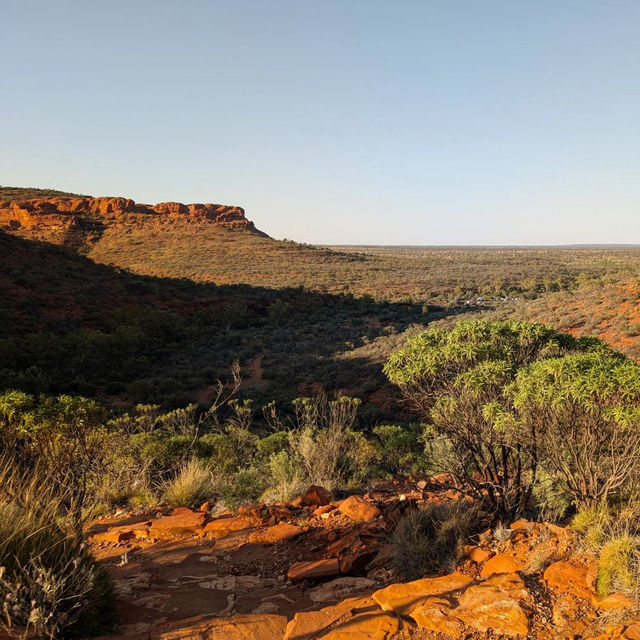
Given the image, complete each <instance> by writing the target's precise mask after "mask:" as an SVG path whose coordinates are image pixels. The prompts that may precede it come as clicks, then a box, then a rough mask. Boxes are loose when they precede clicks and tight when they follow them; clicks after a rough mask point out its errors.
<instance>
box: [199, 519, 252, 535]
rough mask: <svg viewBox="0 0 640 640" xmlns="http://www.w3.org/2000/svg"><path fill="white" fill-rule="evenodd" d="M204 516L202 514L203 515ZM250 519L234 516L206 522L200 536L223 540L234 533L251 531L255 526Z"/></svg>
mask: <svg viewBox="0 0 640 640" xmlns="http://www.w3.org/2000/svg"><path fill="white" fill-rule="evenodd" d="M203 515H204V514H203ZM255 524H256V523H254V521H253V519H252V518H249V517H246V516H234V517H232V518H217V519H216V520H212V521H211V522H207V524H206V525H205V526H204V529H203V530H202V534H203V535H205V536H209V537H211V538H224V537H225V536H228V535H229V534H230V533H233V532H234V531H242V530H244V529H251V528H252V527H254V526H255Z"/></svg>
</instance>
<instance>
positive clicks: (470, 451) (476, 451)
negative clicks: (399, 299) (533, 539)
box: [384, 321, 597, 520]
mask: <svg viewBox="0 0 640 640" xmlns="http://www.w3.org/2000/svg"><path fill="white" fill-rule="evenodd" d="M596 342H597V341H596ZM592 347H593V342H584V343H583V342H581V341H578V340H576V339H575V338H573V337H572V336H569V335H565V334H561V333H558V332H557V331H555V330H553V329H550V328H548V327H545V326H544V325H541V324H534V323H527V322H481V321H476V322H461V323H459V324H458V325H457V326H456V327H455V328H454V329H452V330H451V331H446V330H444V329H432V330H429V331H425V332H424V333H421V334H418V335H417V336H415V337H413V338H411V339H410V340H409V341H408V342H407V344H406V346H405V347H404V348H403V349H400V350H399V351H397V352H396V353H394V354H392V355H391V357H390V358H389V359H388V361H387V362H386V364H385V366H384V371H385V373H386V374H387V377H388V378H389V380H390V381H391V382H392V383H394V384H397V385H398V386H399V387H400V389H401V390H402V392H403V394H404V395H405V397H406V399H407V400H408V401H409V403H410V405H411V406H412V407H413V408H414V409H415V410H416V411H417V412H418V413H419V414H420V416H421V417H422V418H423V419H424V420H425V421H427V422H429V423H431V424H433V425H434V427H435V429H436V430H437V432H438V433H439V434H441V435H444V436H446V437H447V438H448V439H449V440H450V441H451V443H452V444H453V451H454V453H455V454H456V455H457V456H458V461H457V465H456V468H455V469H452V471H453V472H454V473H455V474H456V475H457V476H458V479H459V481H460V482H461V484H462V485H463V486H464V487H465V488H466V490H467V491H468V492H469V493H471V494H472V495H473V496H474V497H476V498H477V499H479V500H480V499H481V500H483V501H484V502H485V504H487V506H488V507H489V508H490V509H491V510H492V511H493V513H494V515H495V517H496V519H503V520H508V519H509V518H511V519H513V518H515V517H516V516H517V515H518V514H520V513H521V512H522V511H523V510H524V509H525V508H526V507H527V506H528V503H529V501H530V498H531V493H532V491H533V487H534V485H535V481H536V472H537V461H538V452H537V445H536V442H537V440H536V437H535V434H533V437H532V433H531V431H530V429H529V428H528V427H527V426H523V425H522V424H520V422H519V421H518V420H517V419H516V418H515V417H514V416H513V414H512V413H511V409H512V407H511V403H510V399H509V397H508V395H507V394H505V388H506V387H507V385H509V383H510V382H512V381H513V379H514V378H515V376H516V374H517V373H518V371H519V370H520V369H521V368H523V367H526V366H527V365H529V364H530V363H531V362H534V361H535V360H536V359H538V358H548V357H552V356H558V355H562V354H563V353H566V352H568V351H570V350H585V349H587V348H592Z"/></svg>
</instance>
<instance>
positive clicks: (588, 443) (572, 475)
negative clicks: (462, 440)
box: [509, 353, 640, 507]
mask: <svg viewBox="0 0 640 640" xmlns="http://www.w3.org/2000/svg"><path fill="white" fill-rule="evenodd" d="M509 393H510V394H512V396H513V405H514V408H515V410H516V414H517V418H518V420H519V421H520V423H521V424H522V425H523V426H524V427H525V428H527V429H529V430H531V431H532V432H535V433H537V434H539V435H538V440H539V447H540V449H541V451H542V454H543V456H544V460H545V464H546V465H548V466H549V468H550V470H551V471H552V472H555V473H558V474H560V476H561V477H562V478H563V479H564V482H565V483H566V485H567V487H568V488H569V491H570V492H571V494H572V496H573V498H574V500H575V502H576V503H577V504H578V505H580V506H585V507H592V506H595V505H597V504H598V503H599V502H601V501H606V500H607V499H608V498H609V497H610V496H611V494H613V493H614V492H616V491H617V490H618V489H620V488H621V487H622V486H623V485H624V484H625V483H626V482H627V481H628V480H629V478H630V477H631V476H632V475H633V474H634V473H635V472H637V470H638V469H639V468H640V366H638V365H637V364H636V363H634V362H630V361H629V360H627V359H626V358H625V357H624V356H622V355H620V354H610V355H607V356H603V355H601V354H593V353H587V354H572V355H569V356H565V357H563V358H553V359H551V360H545V361H541V362H535V363H533V364H532V365H530V366H529V367H528V368H527V369H525V370H523V371H521V372H519V374H518V376H517V378H516V380H515V382H514V383H513V385H512V386H511V388H510V389H509Z"/></svg>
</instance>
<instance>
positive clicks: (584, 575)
mask: <svg viewBox="0 0 640 640" xmlns="http://www.w3.org/2000/svg"><path fill="white" fill-rule="evenodd" d="M594 578H595V575H594V573H593V571H591V570H590V569H589V568H588V567H586V566H584V565H575V564H571V563H570V562H565V561H563V560H561V561H559V562H554V563H553V564H552V565H549V566H548V567H547V569H546V571H545V572H544V576H543V579H544V582H545V584H546V585H547V586H548V587H550V588H552V589H554V590H555V591H559V592H560V593H568V594H570V595H573V596H577V597H578V598H583V599H584V600H591V599H592V598H593V596H594V591H593V588H592V585H593V580H594Z"/></svg>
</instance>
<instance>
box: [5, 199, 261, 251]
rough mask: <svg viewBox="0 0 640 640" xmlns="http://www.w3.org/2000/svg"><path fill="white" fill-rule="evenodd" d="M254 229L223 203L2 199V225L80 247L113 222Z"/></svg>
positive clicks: (238, 210) (238, 209) (237, 210)
mask: <svg viewBox="0 0 640 640" xmlns="http://www.w3.org/2000/svg"><path fill="white" fill-rule="evenodd" d="M178 220H181V221H192V222H194V223H200V224H214V225H217V226H220V227H221V228H226V229H231V230H246V231H256V230H255V227H254V225H253V222H251V221H250V220H247V218H246V217H245V215H244V209H242V208H241V207H236V206H230V205H224V204H198V203H195V204H182V203H181V202H160V203H158V204H155V205H149V204H141V203H137V202H134V201H133V200H131V199H129V198H91V197H47V198H31V199H24V200H13V201H11V200H0V228H4V229H5V230H6V231H10V232H14V233H18V234H19V235H22V236H25V237H29V238H32V239H38V240H46V241H48V242H53V243H55V244H70V245H75V246H77V247H80V246H82V245H85V246H86V245H90V244H92V243H93V242H95V241H96V240H97V239H98V238H99V237H100V236H101V235H102V233H103V232H104V230H105V229H107V228H108V227H111V226H116V227H120V226H140V225H149V224H150V225H152V226H156V225H158V226H163V225H165V224H167V223H168V224H170V223H171V222H172V221H173V222H175V221H178Z"/></svg>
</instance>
